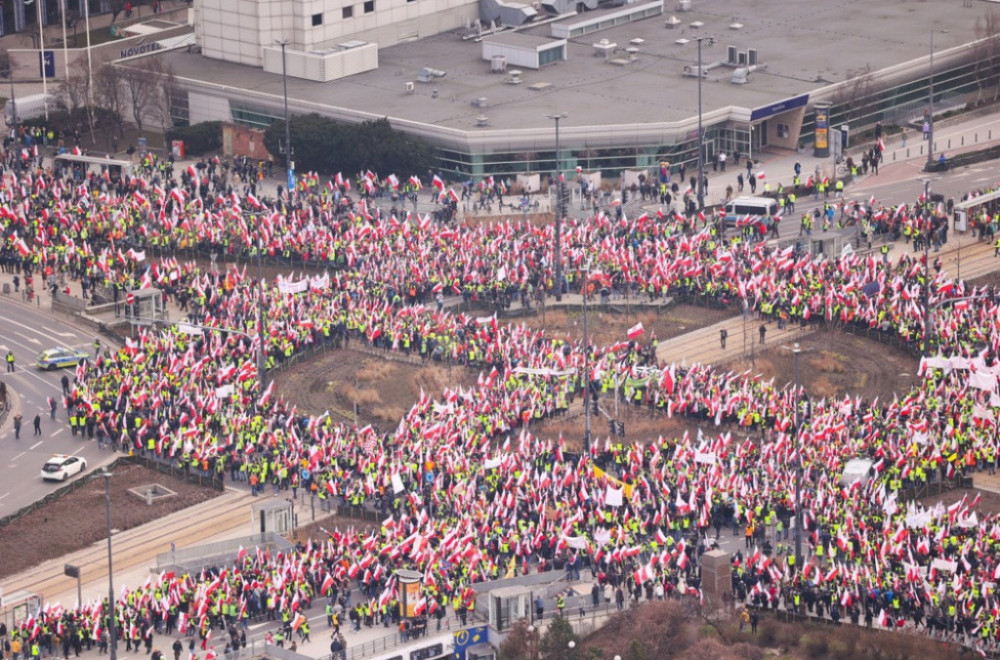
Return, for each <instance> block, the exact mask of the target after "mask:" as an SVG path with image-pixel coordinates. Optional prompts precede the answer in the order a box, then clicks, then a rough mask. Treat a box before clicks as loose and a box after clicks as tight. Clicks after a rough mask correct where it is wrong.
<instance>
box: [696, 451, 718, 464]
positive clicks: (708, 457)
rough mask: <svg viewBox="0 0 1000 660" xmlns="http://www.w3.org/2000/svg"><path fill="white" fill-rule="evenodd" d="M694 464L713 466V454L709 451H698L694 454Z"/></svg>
mask: <svg viewBox="0 0 1000 660" xmlns="http://www.w3.org/2000/svg"><path fill="white" fill-rule="evenodd" d="M694 462H695V463H704V464H705V465H715V452H711V451H698V452H695V454H694Z"/></svg>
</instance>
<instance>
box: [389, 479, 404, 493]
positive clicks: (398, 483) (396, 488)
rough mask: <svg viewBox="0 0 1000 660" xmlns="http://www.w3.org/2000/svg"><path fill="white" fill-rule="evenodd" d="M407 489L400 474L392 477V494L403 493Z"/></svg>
mask: <svg viewBox="0 0 1000 660" xmlns="http://www.w3.org/2000/svg"><path fill="white" fill-rule="evenodd" d="M404 490H406V488H404V487H403V480H402V479H401V478H400V477H399V475H398V474H394V475H392V492H393V494H397V493H402V492H403V491H404Z"/></svg>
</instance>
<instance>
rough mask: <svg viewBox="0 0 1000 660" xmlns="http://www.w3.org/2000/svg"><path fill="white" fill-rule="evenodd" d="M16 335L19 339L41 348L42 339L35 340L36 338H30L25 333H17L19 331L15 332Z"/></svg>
mask: <svg viewBox="0 0 1000 660" xmlns="http://www.w3.org/2000/svg"><path fill="white" fill-rule="evenodd" d="M14 334H15V335H17V336H18V337H23V338H24V340H25V341H30V342H31V343H32V344H38V345H39V346H41V345H42V342H41V340H40V339H35V338H34V337H29V336H28V335H26V334H24V333H23V332H17V331H15V332H14Z"/></svg>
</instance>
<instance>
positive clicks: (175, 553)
mask: <svg viewBox="0 0 1000 660" xmlns="http://www.w3.org/2000/svg"><path fill="white" fill-rule="evenodd" d="M293 547H294V546H293V545H292V543H290V542H289V541H287V540H285V539H284V538H283V537H282V536H280V535H278V534H275V533H274V532H265V533H264V534H251V535H250V536H243V537H241V538H237V539H229V540H227V541H217V542H215V543H206V544H203V545H196V546H192V547H189V548H182V549H180V550H171V551H170V552H161V553H160V554H158V555H156V569H157V570H162V569H164V568H167V567H178V568H182V569H186V570H188V571H189V572H191V571H199V570H201V569H202V568H205V567H208V566H214V565H216V564H219V563H221V562H231V561H233V560H235V559H236V556H237V554H238V553H239V551H240V548H244V549H246V550H247V551H248V552H252V551H254V550H255V549H256V548H260V549H261V550H264V551H271V552H275V551H279V552H287V551H289V550H291V549H292V548H293Z"/></svg>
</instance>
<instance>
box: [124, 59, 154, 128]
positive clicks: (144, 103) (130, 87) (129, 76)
mask: <svg viewBox="0 0 1000 660" xmlns="http://www.w3.org/2000/svg"><path fill="white" fill-rule="evenodd" d="M162 72H163V62H162V60H160V58H158V57H147V58H145V59H143V60H141V61H140V62H139V63H138V64H136V65H134V66H122V67H121V73H122V80H123V81H124V83H125V89H126V90H127V91H128V101H129V105H130V109H131V110H132V119H133V120H134V121H135V125H136V127H137V128H138V129H139V132H140V133H141V132H142V129H143V125H144V122H145V120H146V115H147V113H150V112H151V111H152V110H153V108H154V107H155V105H156V100H157V97H158V96H159V94H160V79H161V75H162Z"/></svg>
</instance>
